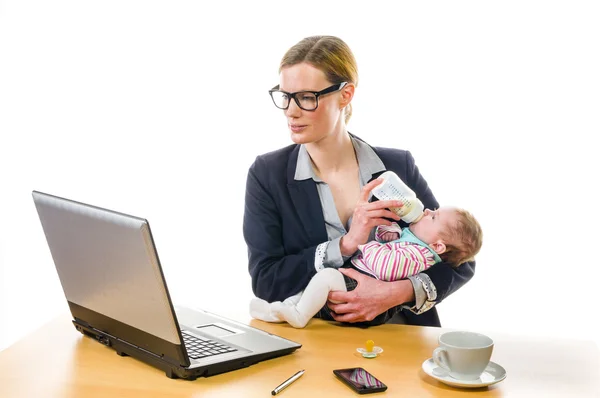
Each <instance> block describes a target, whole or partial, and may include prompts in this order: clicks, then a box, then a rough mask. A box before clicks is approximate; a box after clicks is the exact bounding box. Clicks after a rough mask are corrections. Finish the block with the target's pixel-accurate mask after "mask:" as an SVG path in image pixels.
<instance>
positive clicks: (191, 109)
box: [0, 0, 600, 348]
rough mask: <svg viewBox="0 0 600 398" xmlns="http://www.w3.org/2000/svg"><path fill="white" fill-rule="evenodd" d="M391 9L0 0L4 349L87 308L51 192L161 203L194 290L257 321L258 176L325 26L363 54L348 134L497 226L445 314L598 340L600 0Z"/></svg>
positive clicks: (173, 266)
mask: <svg viewBox="0 0 600 398" xmlns="http://www.w3.org/2000/svg"><path fill="white" fill-rule="evenodd" d="M217 3H218V5H217ZM381 3H383V2H369V4H370V5H366V4H365V2H364V1H357V2H353V1H322V0H321V1H317V2H312V1H308V0H304V1H295V2H279V1H277V2H265V1H261V2H242V1H239V2H237V1H233V2H232V1H229V2H214V4H211V5H210V6H207V5H205V4H204V2H197V1H147V0H145V1H123V0H119V1H102V2H92V1H65V0H57V1H52V2H47V1H32V0H0V134H1V141H0V173H1V174H0V175H1V179H0V190H1V192H0V201H1V202H0V279H1V285H0V288H1V291H0V322H1V328H0V331H1V333H0V348H1V347H5V346H7V345H9V344H12V343H13V342H14V341H16V340H17V339H19V338H21V337H23V336H24V335H26V334H27V333H29V332H31V331H33V330H34V329H36V328H37V327H39V326H41V325H42V324H43V323H45V322H47V321H49V320H50V319H52V318H54V317H55V316H57V315H59V314H61V313H65V312H67V311H68V308H67V306H66V303H65V300H64V296H63V293H62V290H61V287H60V284H59V281H58V278H57V276H56V273H55V270H54V266H53V263H52V259H51V256H50V252H49V250H48V248H47V246H46V242H45V239H44V236H43V232H42V229H41V226H40V224H39V221H38V219H37V214H36V211H35V208H34V206H33V202H32V199H31V190H33V189H36V190H41V191H45V192H49V193H53V194H56V195H59V196H65V197H68V198H71V199H75V200H78V201H83V202H87V203H92V204H95V205H98V206H102V207H107V208H110V209H114V210H118V211H121V212H126V213H130V214H133V215H136V216H141V217H145V218H148V219H149V220H150V222H151V225H152V228H153V232H154V235H155V241H156V244H157V247H158V251H159V254H160V257H161V261H162V265H163V268H164V272H165V274H166V277H167V281H168V284H169V288H170V291H171V295H172V298H173V300H174V302H176V303H184V304H190V305H194V306H199V307H203V308H206V309H209V310H213V311H218V312H221V313H223V314H225V315H228V316H232V317H235V318H238V319H246V318H247V317H248V315H247V304H248V301H249V299H250V298H251V295H252V293H251V289H250V278H249V276H248V272H247V262H246V248H245V244H244V240H243V237H242V228H241V227H242V214H243V206H244V188H245V181H246V172H247V169H248V167H249V166H250V164H251V163H252V161H253V160H254V158H255V156H256V155H258V154H261V153H264V152H267V151H270V150H273V149H276V148H279V147H282V146H284V145H288V144H289V143H290V142H291V141H290V140H289V135H288V133H287V129H286V123H285V120H284V117H283V115H282V114H281V112H280V111H278V110H276V109H275V107H274V106H273V104H272V103H271V100H270V98H269V96H268V94H267V90H268V89H269V88H271V87H272V86H274V85H275V84H277V83H278V74H277V69H278V64H279V60H280V59H281V57H282V56H283V54H284V52H285V51H286V50H287V49H288V48H289V47H290V46H292V45H293V44H295V43H296V42H297V41H299V40H300V39H302V38H303V37H306V36H310V35H314V34H333V35H336V36H339V37H341V38H342V39H344V40H345V41H346V42H347V43H348V44H349V45H350V47H351V48H352V49H353V51H354V53H355V56H356V59H357V61H358V64H359V73H360V83H359V85H358V89H357V90H356V96H355V100H354V103H353V104H354V116H353V118H352V120H351V122H350V125H349V129H350V131H352V132H353V133H355V134H356V135H358V136H359V137H361V138H363V139H365V140H367V141H368V142H369V143H371V144H372V145H376V146H389V147H398V148H405V149H409V150H411V152H412V153H413V155H414V157H415V159H416V161H417V164H418V165H419V167H420V169H421V172H422V174H423V175H424V176H425V178H426V179H427V180H428V182H429V184H430V186H431V188H432V189H433V191H434V193H435V194H436V196H437V198H438V200H439V201H440V202H441V203H442V204H455V205H459V206H462V207H465V208H467V209H469V210H471V211H472V212H473V213H474V214H475V215H476V216H477V217H478V218H479V220H480V222H481V224H482V226H483V228H484V232H485V240H484V246H483V249H482V251H481V254H480V255H479V256H478V266H477V273H476V275H475V277H474V278H473V279H472V280H471V282H469V283H468V284H467V285H466V286H465V287H464V288H462V289H461V290H459V291H458V292H457V293H455V294H454V295H453V296H451V297H450V298H448V299H447V300H446V301H445V302H443V303H442V304H440V305H439V312H440V316H441V319H442V323H443V325H444V326H445V327H451V328H464V329H470V330H475V331H495V332H506V333H510V334H525V335H536V334H543V335H551V336H560V337H564V338H575V339H594V338H597V336H599V335H600V330H599V329H598V326H597V323H598V322H597V319H598V315H596V314H597V313H598V309H597V308H596V302H597V300H596V297H597V284H598V277H599V276H600V275H599V272H598V265H600V264H599V263H600V261H599V260H598V255H597V253H596V252H597V248H598V241H599V238H600V236H599V233H598V225H600V224H599V223H600V218H599V215H598V214H599V211H598V210H597V196H596V193H597V189H595V188H597V186H598V177H597V174H598V171H599V170H600V167H599V166H600V165H599V161H598V150H597V145H593V144H592V141H593V140H597V136H598V133H599V132H600V117H599V109H600V96H599V93H600V73H599V72H598V71H600V59H599V56H600V52H599V48H600V41H599V39H598V38H600V25H599V24H598V20H599V19H600V13H599V6H598V5H597V3H596V2H591V1H590V2H583V1H539V2H533V1H503V2H494V3H491V2H480V1H468V2H467V1H453V2H446V1H439V2H436V1H429V2H411V3H406V4H405V3H402V4H400V5H394V6H387V5H383V4H381ZM390 4H391V2H390Z"/></svg>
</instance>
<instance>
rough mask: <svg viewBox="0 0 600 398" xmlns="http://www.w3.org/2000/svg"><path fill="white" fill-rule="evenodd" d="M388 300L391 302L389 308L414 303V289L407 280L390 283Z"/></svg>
mask: <svg viewBox="0 0 600 398" xmlns="http://www.w3.org/2000/svg"><path fill="white" fill-rule="evenodd" d="M389 285H390V299H392V300H393V302H392V305H391V306H390V308H391V307H396V306H398V305H402V304H405V303H412V302H413V301H415V289H414V288H413V284H412V282H411V281H410V280H409V279H402V280H399V281H395V282H390V283H389Z"/></svg>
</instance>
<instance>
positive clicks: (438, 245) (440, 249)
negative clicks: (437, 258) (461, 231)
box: [429, 240, 447, 254]
mask: <svg viewBox="0 0 600 398" xmlns="http://www.w3.org/2000/svg"><path fill="white" fill-rule="evenodd" d="M429 247H431V248H432V249H433V251H434V252H436V253H437V254H442V253H444V252H445V251H446V249H447V247H446V244H445V243H444V242H442V241H441V240H437V241H435V242H433V243H430V244H429Z"/></svg>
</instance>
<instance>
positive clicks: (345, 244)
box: [340, 178, 402, 256]
mask: <svg viewBox="0 0 600 398" xmlns="http://www.w3.org/2000/svg"><path fill="white" fill-rule="evenodd" d="M382 182H383V180H382V179H380V178H377V179H375V180H373V181H371V182H370V183H368V184H367V185H365V186H364V187H363V189H362V190H361V192H360V199H359V200H358V203H357V204H356V207H355V208H354V213H352V224H351V225H350V231H348V233H347V234H346V235H344V236H343V237H342V239H341V240H340V251H341V253H342V255H344V256H351V255H352V254H354V252H356V250H357V248H358V245H362V244H363V243H366V242H367V239H369V234H370V233H371V230H372V229H373V228H375V227H376V226H378V225H388V226H389V225H392V223H391V222H390V221H388V220H386V219H385V218H384V217H387V218H391V219H393V220H400V217H398V215H397V214H396V213H394V212H393V211H391V210H388V208H390V207H402V202H400V201H398V200H379V201H377V202H373V203H369V195H370V194H371V190H372V189H373V188H375V187H376V186H377V185H379V184H381V183H382Z"/></svg>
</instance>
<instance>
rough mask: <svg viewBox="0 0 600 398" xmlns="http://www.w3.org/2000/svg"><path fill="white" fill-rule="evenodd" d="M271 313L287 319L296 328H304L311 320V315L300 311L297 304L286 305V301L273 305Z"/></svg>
mask: <svg viewBox="0 0 600 398" xmlns="http://www.w3.org/2000/svg"><path fill="white" fill-rule="evenodd" d="M271 313H272V314H273V315H275V316H277V317H278V318H279V319H283V320H285V321H286V322H287V323H289V324H290V325H292V326H293V327H295V328H299V329H301V328H303V327H305V326H306V324H307V323H308V321H310V318H311V317H310V316H306V315H304V314H301V313H300V312H298V307H296V306H295V305H286V304H285V303H281V302H279V301H278V302H276V303H273V304H272V305H271Z"/></svg>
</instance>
